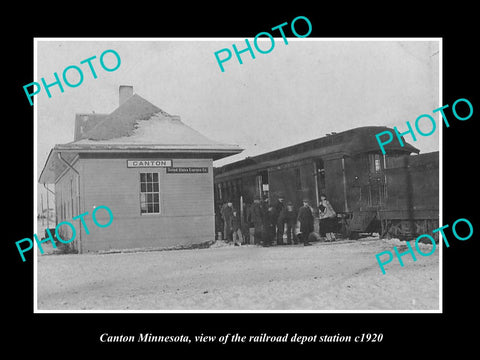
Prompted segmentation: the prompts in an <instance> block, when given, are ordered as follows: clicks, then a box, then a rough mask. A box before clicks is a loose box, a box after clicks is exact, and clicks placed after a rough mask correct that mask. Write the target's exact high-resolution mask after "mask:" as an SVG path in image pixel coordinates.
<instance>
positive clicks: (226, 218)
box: [221, 200, 233, 241]
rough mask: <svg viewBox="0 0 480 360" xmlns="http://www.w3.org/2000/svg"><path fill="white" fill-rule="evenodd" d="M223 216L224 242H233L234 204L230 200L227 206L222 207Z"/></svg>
mask: <svg viewBox="0 0 480 360" xmlns="http://www.w3.org/2000/svg"><path fill="white" fill-rule="evenodd" d="M221 214H222V219H223V240H227V241H230V240H233V238H232V235H233V231H232V216H233V204H232V202H231V201H230V200H228V201H227V203H226V205H224V206H223V207H222V210H221Z"/></svg>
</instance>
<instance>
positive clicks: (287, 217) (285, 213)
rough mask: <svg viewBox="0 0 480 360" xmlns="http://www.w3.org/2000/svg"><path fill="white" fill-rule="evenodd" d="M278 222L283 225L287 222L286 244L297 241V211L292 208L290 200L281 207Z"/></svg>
mask: <svg viewBox="0 0 480 360" xmlns="http://www.w3.org/2000/svg"><path fill="white" fill-rule="evenodd" d="M278 224H281V226H282V227H283V226H284V224H287V244H288V245H291V244H292V241H293V243H294V244H296V243H297V237H296V236H295V226H296V225H297V213H296V212H295V210H294V208H293V204H292V202H291V201H289V202H287V206H286V207H285V208H283V210H282V211H281V212H280V215H279V217H278Z"/></svg>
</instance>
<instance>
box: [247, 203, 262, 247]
mask: <svg viewBox="0 0 480 360" xmlns="http://www.w3.org/2000/svg"><path fill="white" fill-rule="evenodd" d="M264 217H265V216H264V213H263V207H262V204H261V203H260V198H259V197H256V198H255V199H254V200H253V204H252V207H251V208H250V220H251V222H252V223H253V226H254V228H255V232H254V234H253V242H254V244H255V245H259V244H260V243H261V242H262V240H263V239H262V237H263V236H262V235H263V222H264Z"/></svg>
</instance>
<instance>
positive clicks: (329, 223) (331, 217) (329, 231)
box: [318, 194, 337, 241]
mask: <svg viewBox="0 0 480 360" xmlns="http://www.w3.org/2000/svg"><path fill="white" fill-rule="evenodd" d="M320 199H321V200H320V204H319V205H318V210H319V212H318V216H319V219H320V224H319V225H320V236H322V235H325V237H326V238H327V241H335V234H334V231H335V227H336V218H337V213H336V212H335V210H333V207H332V205H331V204H330V201H328V200H327V197H326V196H325V194H321V195H320Z"/></svg>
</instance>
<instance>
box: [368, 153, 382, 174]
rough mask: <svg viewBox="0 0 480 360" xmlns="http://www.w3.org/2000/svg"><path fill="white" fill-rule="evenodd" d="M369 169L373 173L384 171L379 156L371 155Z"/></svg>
mask: <svg viewBox="0 0 480 360" xmlns="http://www.w3.org/2000/svg"><path fill="white" fill-rule="evenodd" d="M368 160H369V163H370V164H369V165H370V166H369V168H370V172H371V173H376V172H380V171H382V161H381V158H380V155H379V154H370V155H369V156H368Z"/></svg>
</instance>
